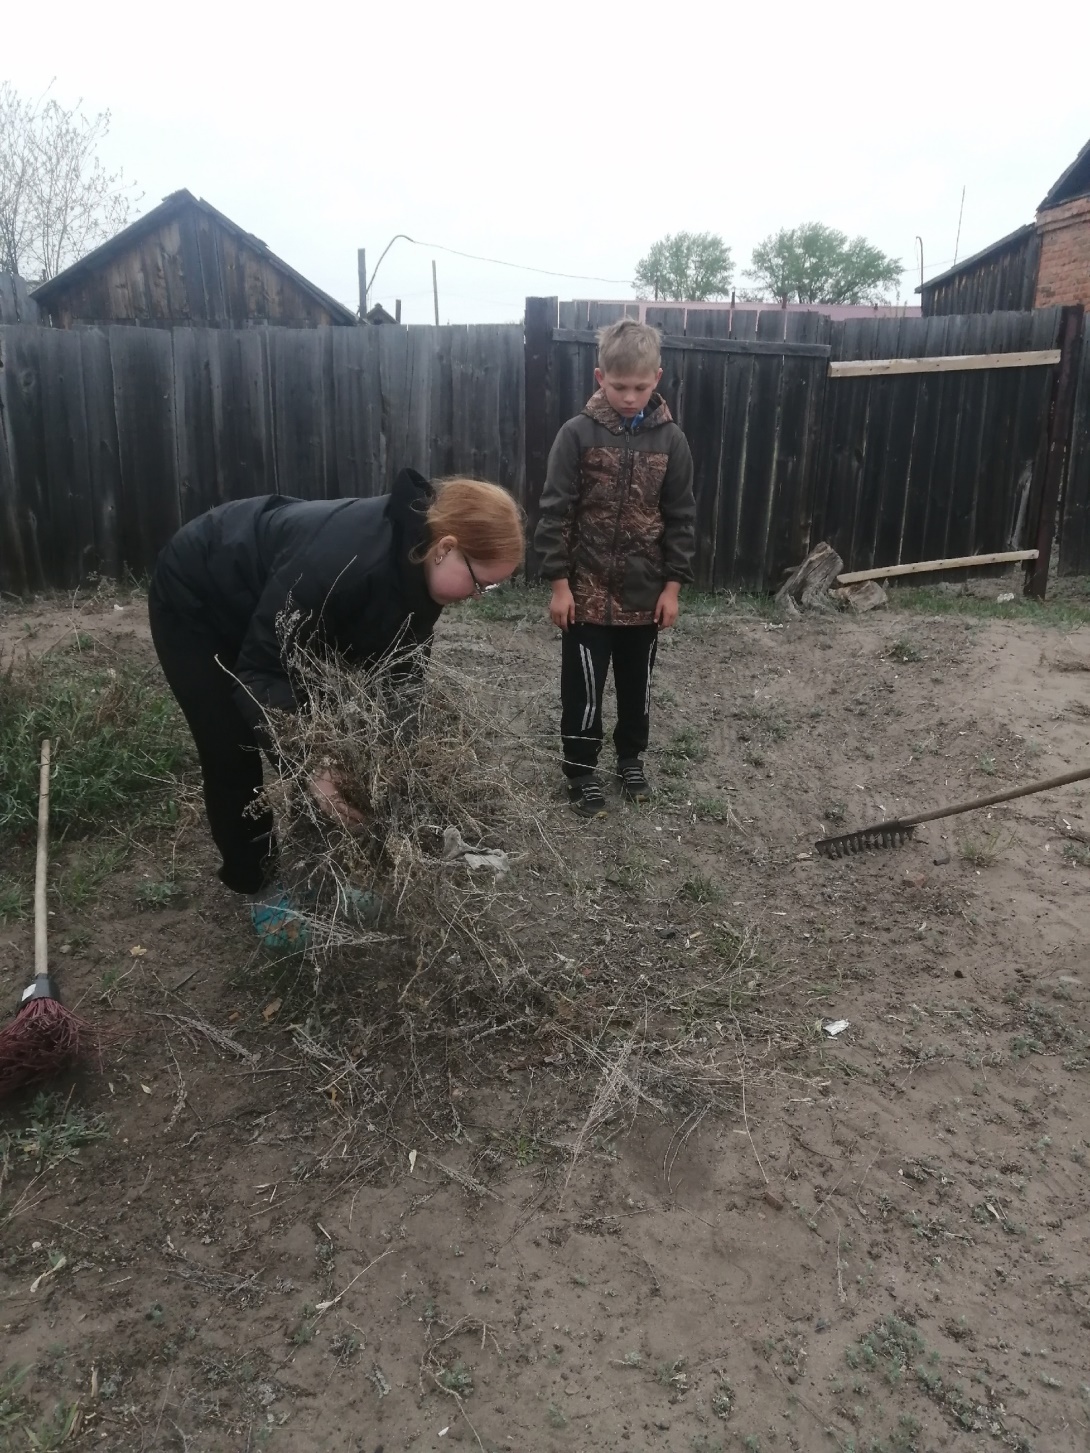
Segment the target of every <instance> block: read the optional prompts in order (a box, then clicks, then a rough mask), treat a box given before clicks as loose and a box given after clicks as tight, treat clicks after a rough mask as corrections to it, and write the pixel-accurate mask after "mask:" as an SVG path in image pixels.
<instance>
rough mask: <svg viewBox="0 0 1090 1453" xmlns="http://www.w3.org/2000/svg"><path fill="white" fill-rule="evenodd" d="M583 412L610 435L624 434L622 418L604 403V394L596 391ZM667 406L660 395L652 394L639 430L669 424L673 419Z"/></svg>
mask: <svg viewBox="0 0 1090 1453" xmlns="http://www.w3.org/2000/svg"><path fill="white" fill-rule="evenodd" d="M583 412H584V414H586V415H587V417H588V418H589V419H593V420H594V422H595V423H596V424H603V425H604V426H605V427H606V428H607V429H608V430H609V432H610V433H611V434H622V433H624V426H625V421H624V418H623V417H622V416H621V415H620V414H619V413H618V412H617V410H616V409H615V408H614V407H613V405H612V404H611V403H608V402H607V401H606V396H605V392H604V390H602V389H598V390H597V392H595V393H593V394H592V395H591V396H590V398H589V399H588V400H587V402H586V403H585V404H584V405H583ZM673 417H674V416H673V414H671V412H670V408H669V405H668V404H667V402H666V400H665V399H664V398H663V396H662V395H661V394H660V393H653V394H652V395H651V397H650V398H649V399H648V400H647V407H646V408H645V409H644V411H643V418H642V419H641V421H640V425H639V427H640V429H657V428H658V427H659V425H660V424H669V423H670V422H671V420H672V419H673Z"/></svg>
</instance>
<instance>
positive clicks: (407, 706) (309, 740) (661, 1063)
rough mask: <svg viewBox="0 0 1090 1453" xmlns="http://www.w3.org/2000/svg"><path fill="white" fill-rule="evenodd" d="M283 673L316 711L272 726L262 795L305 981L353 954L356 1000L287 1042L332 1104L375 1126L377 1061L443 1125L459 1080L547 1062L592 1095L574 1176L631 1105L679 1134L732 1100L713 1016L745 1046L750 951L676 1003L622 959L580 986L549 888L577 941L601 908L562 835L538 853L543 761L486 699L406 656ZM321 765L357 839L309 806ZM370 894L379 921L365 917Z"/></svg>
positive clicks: (386, 1100) (672, 985) (545, 794)
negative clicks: (305, 935)
mask: <svg viewBox="0 0 1090 1453" xmlns="http://www.w3.org/2000/svg"><path fill="white" fill-rule="evenodd" d="M290 659H291V663H292V669H293V673H294V675H295V677H296V681H297V688H298V693H299V695H300V699H303V698H304V697H305V699H306V701H307V703H308V704H307V706H306V707H305V708H304V709H303V710H301V711H300V712H298V713H296V714H295V715H292V716H290V717H289V716H284V717H279V718H275V719H273V720H271V721H270V724H269V730H270V734H271V736H272V738H273V744H274V746H275V748H276V751H277V753H278V754H279V756H280V759H281V762H282V768H281V775H280V780H279V782H278V783H277V784H275V786H274V787H273V789H272V790H271V791H270V794H269V797H270V801H271V802H272V803H273V805H274V808H275V810H276V813H277V817H278V831H279V834H280V841H281V852H282V856H283V859H284V863H285V866H286V868H287V870H288V872H289V874H290V875H291V880H292V881H293V882H294V885H295V887H296V889H297V891H301V894H305V895H306V901H309V903H310V908H309V909H308V913H309V918H310V929H311V933H310V945H309V948H308V950H307V952H308V955H309V956H310V958H311V960H312V961H313V964H314V967H315V969H316V971H318V972H319V973H325V972H326V971H327V970H329V969H331V968H332V969H336V966H337V965H338V963H340V964H342V965H343V964H344V963H345V961H346V957H347V958H348V959H349V960H350V961H351V962H352V963H353V964H354V965H355V968H356V970H357V977H356V982H357V983H364V982H365V983H366V986H367V987H366V993H365V994H363V995H358V996H357V999H356V1001H354V1002H353V1003H352V1007H351V1009H350V1010H349V1012H348V1013H340V1012H338V1014H335V1015H333V1016H332V1022H331V1018H330V1017H326V1018H324V1019H321V1021H320V1023H319V1022H318V1020H315V1021H314V1022H313V1023H309V1024H308V1027H307V1028H306V1031H305V1033H303V1034H302V1035H301V1036H300V1037H299V1041H298V1044H297V1048H298V1049H299V1050H300V1052H301V1054H302V1055H303V1056H304V1057H305V1058H306V1060H307V1061H308V1062H310V1063H311V1065H312V1067H313V1068H314V1070H315V1072H316V1073H318V1074H319V1075H320V1076H321V1077H322V1079H323V1088H324V1089H325V1090H327V1091H330V1087H334V1088H335V1090H336V1093H337V1095H338V1096H339V1103H341V1104H344V1105H346V1106H347V1105H348V1104H353V1103H354V1104H355V1106H356V1108H357V1110H360V1111H363V1110H366V1115H365V1116H364V1118H365V1119H367V1120H368V1122H369V1123H370V1122H371V1121H373V1120H374V1121H377V1120H378V1119H379V1118H381V1113H382V1108H383V1105H388V1106H390V1096H389V1094H388V1092H387V1090H386V1089H384V1088H383V1074H382V1067H383V1066H385V1067H386V1068H387V1069H388V1070H389V1069H390V1068H391V1067H393V1070H394V1074H393V1078H394V1079H395V1080H396V1081H397V1083H398V1084H399V1085H401V1084H403V1082H408V1083H410V1085H411V1099H412V1103H413V1105H414V1107H415V1108H416V1110H417V1111H418V1112H422V1114H423V1115H424V1117H425V1118H427V1119H428V1120H429V1123H430V1124H431V1125H432V1126H435V1125H436V1124H437V1122H438V1121H439V1120H440V1119H441V1118H442V1117H444V1116H445V1117H447V1118H449V1117H450V1115H451V1114H453V1115H455V1116H456V1114H457V1112H456V1110H453V1109H452V1097H451V1094H450V1087H451V1085H452V1084H453V1083H454V1081H455V1080H456V1079H457V1078H468V1079H469V1080H471V1081H472V1082H474V1083H477V1084H480V1083H482V1082H483V1081H485V1080H487V1079H489V1078H491V1077H492V1075H494V1074H495V1073H496V1072H497V1071H501V1072H503V1073H506V1072H507V1070H508V1068H518V1067H525V1066H535V1067H542V1068H545V1067H548V1072H549V1074H550V1075H551V1076H552V1077H553V1078H554V1079H562V1080H566V1081H567V1082H568V1083H569V1084H570V1085H571V1087H572V1089H573V1091H574V1092H575V1095H576V1097H577V1099H578V1100H583V1101H585V1100H586V1097H587V1096H588V1094H589V1096H590V1102H589V1111H588V1110H587V1108H586V1106H584V1109H583V1111H582V1112H581V1116H580V1118H581V1119H582V1121H583V1124H582V1129H581V1130H580V1132H579V1133H578V1135H577V1136H576V1137H575V1140H574V1142H573V1143H571V1144H570V1145H569V1147H568V1148H569V1150H570V1152H571V1155H572V1159H573V1163H574V1160H575V1159H576V1158H578V1156H579V1154H580V1152H581V1151H582V1150H583V1149H584V1147H585V1146H586V1145H587V1144H588V1143H589V1142H590V1141H592V1140H595V1139H596V1138H597V1137H599V1136H600V1135H601V1134H602V1133H603V1132H604V1128H605V1127H606V1126H607V1125H608V1124H610V1123H611V1122H614V1121H616V1120H617V1119H618V1118H620V1119H627V1118H629V1117H631V1116H633V1115H635V1114H636V1113H638V1111H639V1110H640V1109H641V1108H643V1109H647V1110H650V1111H652V1112H653V1113H654V1114H656V1115H660V1116H663V1117H666V1118H667V1119H669V1120H673V1121H674V1122H675V1123H677V1122H678V1121H680V1122H681V1123H682V1124H683V1125H684V1126H686V1127H689V1128H691V1127H692V1126H693V1125H695V1124H696V1123H698V1122H699V1119H700V1118H701V1117H702V1116H703V1115H704V1114H705V1113H707V1110H708V1109H709V1108H711V1106H712V1105H713V1104H714V1103H715V1102H717V1101H719V1100H720V1099H722V1098H723V1097H724V1096H727V1097H729V1098H731V1099H736V1098H737V1092H738V1090H739V1088H740V1080H741V1077H742V1074H743V1073H744V1072H743V1071H741V1070H740V1064H739V1061H738V1044H737V1043H736V1042H734V1037H733V1034H728V1041H724V1038H723V1027H724V1026H722V1024H721V1023H717V1024H716V1025H715V1031H713V1030H712V1021H715V1020H716V1019H719V1020H722V1018H723V1017H724V1016H726V1018H727V1024H729V1025H732V1026H733V1025H738V1026H739V1035H740V1034H741V1025H740V1023H739V1018H738V1015H739V1013H741V1014H743V1015H744V1013H745V1010H744V1008H743V1005H744V1004H746V1003H747V1002H749V999H750V998H751V994H750V991H749V990H747V989H746V988H745V986H746V985H747V984H748V983H749V982H750V980H751V978H752V975H753V972H754V970H753V962H754V955H755V948H754V944H753V942H752V941H751V939H750V938H749V937H748V936H746V935H742V936H741V937H739V938H738V939H737V940H736V941H735V942H734V944H733V945H732V947H731V948H730V950H729V951H728V952H725V955H724V958H723V961H722V962H721V963H719V964H717V965H716V967H715V969H714V971H713V973H712V974H711V975H710V976H709V978H708V979H707V981H706V982H704V983H701V984H699V985H695V986H691V987H690V989H689V990H687V991H683V990H682V988H681V986H680V985H679V984H678V983H677V982H676V981H675V979H674V977H673V975H667V974H665V973H664V974H662V975H661V976H659V975H656V974H654V973H643V972H637V971H633V970H632V969H631V968H629V967H628V966H627V965H626V964H623V963H621V962H618V963H616V964H615V965H609V966H608V967H605V966H603V965H601V964H598V965H597V966H596V967H595V968H594V969H593V971H592V970H591V968H589V967H588V963H587V962H586V961H583V960H577V959H575V958H573V957H572V956H571V955H570V953H569V954H565V953H564V952H562V951H561V948H560V946H559V945H558V944H556V943H553V942H552V941H551V940H550V937H549V929H548V927H547V925H548V923H549V922H550V921H553V922H555V921H556V920H555V919H550V918H549V916H548V914H547V913H546V912H545V911H543V899H544V895H545V893H546V892H548V893H549V894H550V896H551V897H554V898H555V897H557V895H558V894H560V895H563V896H564V897H565V898H567V900H568V909H567V910H565V911H566V912H567V913H568V917H567V920H566V921H567V923H568V924H569V926H570V924H571V922H572V921H573V919H575V920H577V919H578V918H579V915H580V914H585V915H586V925H585V926H586V928H587V929H590V927H591V926H592V925H597V927H598V928H601V926H602V922H603V919H602V914H603V912H605V911H606V910H605V909H604V908H603V903H602V900H601V899H600V897H597V896H594V895H590V894H588V892H587V889H586V885H585V884H580V883H578V882H577V881H576V880H575V878H574V877H573V875H572V874H571V873H570V872H569V870H568V867H567V864H566V862H565V857H564V853H563V851H562V840H563V835H562V832H561V834H560V843H559V844H554V842H553V841H552V840H551V837H550V832H549V820H550V817H551V816H552V814H551V812H550V810H549V807H548V801H549V787H548V779H549V777H550V776H551V775H552V774H553V773H554V771H555V767H554V765H553V764H552V763H551V762H549V761H547V760H545V759H542V758H539V757H538V756H537V755H536V753H535V750H534V748H533V747H532V745H531V744H529V743H527V742H525V741H524V740H517V739H514V738H513V737H510V736H508V735H507V734H506V733H505V731H504V728H503V726H502V723H500V722H499V721H498V720H497V718H496V713H495V711H494V709H493V708H492V707H491V706H490V704H489V701H490V699H489V697H488V696H486V695H485V694H484V692H483V691H482V688H481V686H480V684H479V683H477V682H475V681H474V680H473V679H471V678H469V677H467V676H465V675H464V674H462V673H460V672H459V671H457V670H455V669H454V668H453V666H452V665H451V664H450V662H449V661H448V660H445V659H443V658H442V656H441V655H440V653H436V658H435V659H431V660H429V659H428V658H427V654H426V653H425V652H422V651H419V650H415V651H407V652H405V653H403V654H401V655H399V656H394V657H390V658H387V659H385V660H383V661H381V662H380V663H379V664H377V665H376V666H374V667H372V668H370V669H369V670H365V671H359V670H353V669H350V668H348V667H346V666H345V665H344V664H343V663H341V662H339V661H337V660H335V659H327V658H322V657H318V656H315V655H313V654H312V653H310V652H308V651H306V650H305V649H301V648H295V649H294V650H293V651H292V653H291V656H290ZM493 699H494V698H493ZM321 770H328V771H331V772H332V773H333V775H334V777H335V778H336V780H337V781H338V782H339V784H340V786H341V790H342V793H343V795H344V797H345V798H346V800H347V801H348V802H350V803H351V804H352V805H353V806H354V807H355V808H357V809H358V810H359V811H360V812H361V813H362V814H363V815H364V818H365V825H364V827H363V828H362V829H358V830H356V831H349V830H347V829H345V828H344V827H343V826H341V825H339V824H338V823H337V822H335V821H333V820H331V819H330V817H329V816H328V815H327V813H326V812H325V811H324V810H323V808H322V807H320V806H319V805H318V803H317V802H316V800H315V798H314V796H313V794H312V793H311V792H310V791H309V790H308V788H307V783H308V780H309V779H310V778H311V777H312V776H313V775H314V774H315V773H316V772H318V771H321ZM554 823H555V818H554ZM360 895H363V897H364V912H363V913H360V912H359V911H358V902H359V898H360ZM375 900H381V904H382V910H381V912H380V913H379V914H378V915H377V916H376V915H375V914H374V913H371V912H368V911H367V909H368V908H369V907H370V906H371V905H373V903H374V902H375ZM569 910H570V911H569ZM649 932H650V930H649ZM583 937H584V938H585V939H586V940H587V941H590V939H591V937H592V935H591V934H590V933H589V932H587V933H584V935H583ZM651 937H652V939H654V937H655V936H654V934H653V933H651ZM568 946H569V947H570V944H569V945H568ZM361 968H362V969H363V970H364V971H365V973H366V979H365V980H364V979H362V978H360V977H359V974H358V971H359V969H361ZM588 974H589V975H590V977H589V978H588ZM335 979H336V974H335V973H334V974H332V975H330V976H329V977H328V978H327V979H326V981H325V982H326V983H327V985H328V987H329V989H330V990H332V989H333V984H334V982H335ZM690 1000H691V1001H692V1002H689V1001H690ZM727 1042H730V1048H729V1049H728V1048H727ZM743 1043H744V1042H743ZM743 1053H744V1049H743ZM402 1075H403V1079H402V1078H398V1077H399V1076H402ZM401 1095H402V1090H401V1089H398V1090H397V1092H396V1098H400V1097H401ZM402 1103H404V1101H403V1100H402ZM390 1108H391V1110H392V1106H391V1107H390Z"/></svg>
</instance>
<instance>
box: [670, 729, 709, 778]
mask: <svg viewBox="0 0 1090 1453" xmlns="http://www.w3.org/2000/svg"><path fill="white" fill-rule="evenodd" d="M660 754H661V756H662V771H663V773H664V775H665V776H667V777H684V776H685V774H686V772H687V771H688V770H689V768H690V767H691V766H692V765H693V764H694V763H696V762H702V761H703V760H704V758H705V757H706V756H707V755H708V749H707V747H706V746H705V745H704V739H703V737H702V735H701V733H700V732H699V731H698V730H697V729H696V727H682V728H681V729H680V730H679V731H676V732H675V733H674V735H673V736H672V737H671V738H670V740H669V741H668V742H667V743H666V745H665V746H664V747H661V748H660Z"/></svg>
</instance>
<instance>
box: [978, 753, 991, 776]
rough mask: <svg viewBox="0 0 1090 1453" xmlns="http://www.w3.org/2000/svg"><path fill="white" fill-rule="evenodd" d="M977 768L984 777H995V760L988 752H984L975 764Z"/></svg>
mask: <svg viewBox="0 0 1090 1453" xmlns="http://www.w3.org/2000/svg"><path fill="white" fill-rule="evenodd" d="M977 766H978V767H979V768H980V770H981V771H982V772H983V773H984V775H985V776H986V777H994V776H995V758H994V757H993V756H992V754H991V753H990V752H985V753H984V754H983V756H981V757H980V759H979V760H978V762H977Z"/></svg>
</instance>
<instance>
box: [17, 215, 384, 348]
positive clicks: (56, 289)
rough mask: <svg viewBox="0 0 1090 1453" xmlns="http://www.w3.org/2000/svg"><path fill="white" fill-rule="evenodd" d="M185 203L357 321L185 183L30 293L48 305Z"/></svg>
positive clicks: (343, 319) (340, 315)
mask: <svg viewBox="0 0 1090 1453" xmlns="http://www.w3.org/2000/svg"><path fill="white" fill-rule="evenodd" d="M186 207H194V208H196V209H197V210H198V211H201V212H204V213H205V214H206V215H207V216H209V217H211V218H212V220H213V221H214V222H216V223H217V224H218V225H219V226H220V227H222V228H224V230H225V231H227V232H233V233H234V235H235V236H236V237H238V238H240V239H241V240H242V241H243V242H245V243H246V245H247V247H250V248H251V249H252V250H253V251H254V252H256V253H257V254H258V255H259V256H260V257H263V258H265V260H266V261H267V262H269V263H271V265H272V266H273V267H274V268H276V269H277V271H278V272H281V273H283V274H284V276H285V277H289V278H291V280H292V281H293V282H294V283H295V284H296V285H297V286H298V287H299V288H300V289H302V291H303V292H305V293H308V294H309V295H310V296H311V297H312V298H313V299H314V300H315V301H316V302H318V303H320V304H321V305H322V307H324V308H327V309H328V310H329V312H330V314H331V315H332V316H333V317H334V318H335V319H336V320H337V322H339V323H355V322H356V315H355V313H354V312H353V311H352V309H351V308H346V307H345V305H344V304H343V303H339V302H338V301H337V300H336V298H331V297H330V296H329V294H328V293H324V292H322V290H321V288H319V287H315V285H314V283H312V282H311V281H310V280H309V278H305V277H304V276H303V274H302V273H300V272H296V271H295V269H294V268H293V267H289V266H288V264H287V263H286V262H285V261H284V260H283V258H280V257H277V255H276V254H275V253H274V252H273V251H272V250H271V249H270V248H268V247H267V246H266V245H265V243H264V242H262V241H261V238H260V237H255V236H254V235H253V233H252V232H247V231H245V230H244V229H243V228H242V227H240V226H239V225H238V223H237V222H232V221H231V219H230V217H225V216H224V214H223V213H222V212H219V211H217V210H216V208H215V207H213V206H212V205H211V203H210V202H206V201H205V200H204V198H203V197H200V198H198V197H195V196H194V195H193V193H192V192H189V191H187V190H186V189H185V188H184V187H183V188H182V189H181V190H180V191H177V192H171V194H170V196H169V197H164V199H163V200H162V201H161V202H160V203H159V205H158V207H153V208H152V209H151V211H150V212H145V214H144V216H143V217H139V218H137V220H136V221H135V222H131V223H130V224H129V226H128V227H124V228H122V230H121V231H120V232H118V233H116V234H115V235H114V236H113V237H111V238H110V239H109V241H108V242H104V243H103V244H102V245H101V247H96V248H95V250H94V251H93V252H89V253H88V254H87V255H86V257H81V258H80V260H79V261H78V262H74V263H73V264H72V266H71V267H66V268H65V270H64V271H63V272H59V273H58V274H57V276H56V277H52V278H50V279H49V281H48V282H44V283H42V284H41V285H40V286H39V287H37V288H35V289H34V292H33V293H32V294H31V296H32V297H33V298H34V300H35V301H36V302H38V303H41V304H44V305H45V306H47V307H48V306H49V304H50V303H51V302H52V301H53V300H54V299H55V298H57V297H59V296H60V295H62V294H63V293H64V291H65V289H66V288H67V287H68V285H69V283H72V282H74V281H75V280H76V279H77V278H81V277H85V276H87V274H88V273H92V272H95V271H96V270H97V269H98V268H99V267H101V266H102V264H103V263H105V262H108V261H109V259H110V258H111V257H115V256H117V254H119V253H121V252H124V251H125V249H126V248H127V247H129V246H130V244H131V243H133V242H134V241H136V239H137V238H139V237H142V236H144V234H145V233H148V232H152V231H154V229H155V228H156V227H159V226H161V225H162V224H163V223H164V222H168V221H170V219H171V218H172V217H174V216H175V215H176V214H177V213H178V212H181V211H183V210H184V209H185V208H186Z"/></svg>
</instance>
